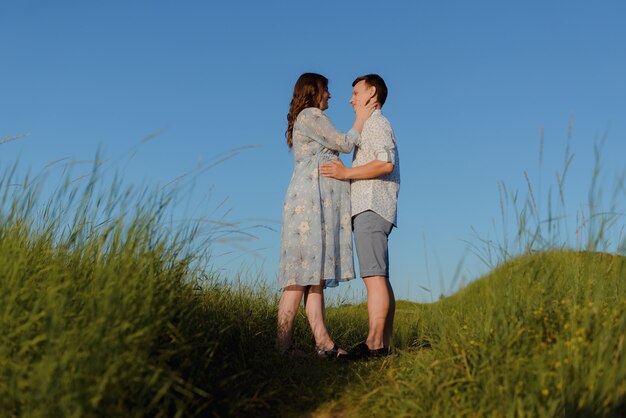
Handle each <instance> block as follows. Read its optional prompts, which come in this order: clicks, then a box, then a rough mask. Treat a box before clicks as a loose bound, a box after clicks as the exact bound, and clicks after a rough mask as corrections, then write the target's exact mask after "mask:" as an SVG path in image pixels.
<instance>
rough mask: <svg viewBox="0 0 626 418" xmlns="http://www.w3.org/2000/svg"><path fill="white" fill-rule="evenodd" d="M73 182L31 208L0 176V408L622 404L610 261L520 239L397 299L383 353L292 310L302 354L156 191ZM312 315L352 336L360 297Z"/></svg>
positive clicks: (620, 324)
mask: <svg viewBox="0 0 626 418" xmlns="http://www.w3.org/2000/svg"><path fill="white" fill-rule="evenodd" d="M87 180H88V181H86V182H85V187H84V189H80V190H78V189H72V188H71V187H69V188H68V187H66V188H65V189H63V188H60V189H59V190H60V191H59V192H58V195H57V196H56V197H55V198H54V199H56V200H52V201H48V202H45V203H44V204H38V203H37V202H38V200H37V194H36V191H37V187H31V188H29V187H26V186H25V187H24V188H23V190H21V191H20V192H19V193H16V192H15V188H13V183H14V182H13V181H12V180H11V175H10V174H9V175H6V174H5V175H4V176H0V330H1V332H0V376H1V378H0V416H24V417H60V416H63V417H70V416H81V417H82V416H87V417H89V416H102V417H112V416H115V417H118V416H163V417H170V416H303V415H304V416H306V415H308V416H319V417H329V416H337V417H353V416H354V417H358V416H381V417H382V416H426V417H446V418H447V417H453V416H454V417H457V416H461V417H462V416H466V417H509V416H510V417H541V416H566V417H589V416H594V417H595V416H600V417H621V416H625V415H626V362H625V361H624V353H625V347H624V339H625V335H626V261H625V258H624V257H621V256H615V255H609V254H604V253H592V252H572V251H547V252H541V253H534V254H530V255H526V256H523V257H520V258H517V259H513V260H510V261H508V262H506V263H504V264H502V265H501V266H500V267H499V268H497V269H496V270H494V271H493V272H492V273H491V274H489V275H487V276H485V277H482V278H480V279H478V280H476V281H474V282H473V283H471V284H470V285H469V286H467V287H466V288H464V289H462V290H460V291H459V292H458V293H456V294H455V295H453V296H451V297H448V298H444V299H441V300H439V301H438V302H436V303H433V304H424V305H422V304H414V303H410V302H402V301H400V302H398V307H397V315H396V326H395V335H394V340H393V345H394V347H393V348H394V355H392V356H390V357H388V358H386V359H384V360H377V361H371V362H367V363H344V362H333V361H321V360H318V359H316V358H315V357H314V356H313V355H312V352H313V349H312V348H313V338H312V336H311V334H310V331H309V330H308V325H307V323H306V318H305V316H304V313H303V312H301V313H300V314H299V315H298V317H297V321H296V334H295V345H296V347H297V348H300V349H302V350H305V351H308V352H310V353H311V355H310V356H305V357H283V356H279V355H277V354H276V353H275V352H274V349H273V345H274V335H275V327H276V326H275V323H276V305H277V301H276V298H275V296H274V292H273V289H272V288H271V287H270V288H265V287H264V286H263V285H259V286H254V287H252V286H251V287H245V286H240V285H234V284H233V282H232V281H229V280H227V279H226V280H222V279H220V278H217V277H215V276H212V275H211V274H210V273H205V272H203V271H202V270H200V269H198V263H196V262H195V261H197V260H196V259H195V258H194V254H193V253H192V252H190V250H189V248H191V247H190V246H189V242H190V241H191V240H193V239H194V238H193V237H194V233H195V231H196V230H195V229H194V228H193V227H191V228H189V229H187V230H183V231H182V232H181V231H180V230H176V231H171V228H168V227H167V225H165V226H164V224H163V222H162V218H161V213H162V208H163V207H166V206H167V204H168V202H170V201H172V196H169V195H160V196H155V197H154V198H151V200H149V201H147V202H146V201H144V200H141V199H140V200H139V201H137V202H135V201H133V200H132V199H131V200H130V201H128V200H125V199H127V196H131V197H132V193H129V192H127V191H124V190H117V189H115V188H113V189H110V188H100V189H99V188H98V187H97V184H95V183H94V182H93V181H91V180H90V179H87ZM67 184H68V185H69V184H71V183H70V182H68V183H67ZM35 186H36V185H35ZM81 187H82V186H81ZM98 190H101V191H100V192H99V191H98ZM139 194H140V195H141V196H144V195H145V194H144V193H143V191H140V193H139ZM135 203H137V205H136V206H135V210H133V211H128V210H127V209H128V207H129V206H130V205H131V204H135ZM68 208H72V209H73V210H69V209H68ZM116 208H118V209H120V210H117V209H116ZM152 208H156V209H152ZM127 213H134V215H133V216H132V217H129V216H128V215H127ZM68 214H69V215H71V216H69V217H68ZM74 214H75V215H74ZM100 220H102V221H100ZM327 317H328V325H329V329H330V331H331V333H332V335H333V337H334V339H335V340H336V342H337V343H338V344H340V345H341V346H343V347H349V346H350V345H352V344H355V343H357V342H359V341H361V340H362V339H363V338H364V336H365V335H366V333H367V312H366V307H365V306H364V305H350V306H339V307H333V308H329V309H328V315H327ZM426 343H428V344H426Z"/></svg>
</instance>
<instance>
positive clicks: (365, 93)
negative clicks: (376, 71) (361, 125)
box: [350, 80, 376, 109]
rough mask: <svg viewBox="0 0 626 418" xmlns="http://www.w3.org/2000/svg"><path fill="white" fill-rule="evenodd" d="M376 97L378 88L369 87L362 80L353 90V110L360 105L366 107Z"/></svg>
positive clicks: (351, 100)
mask: <svg viewBox="0 0 626 418" xmlns="http://www.w3.org/2000/svg"><path fill="white" fill-rule="evenodd" d="M375 95H376V87H374V86H368V85H367V84H366V83H365V80H361V81H359V82H358V83H356V84H355V85H354V88H353V89H352V98H351V99H350V104H351V105H352V108H353V109H354V107H355V106H356V105H357V104H359V105H365V104H367V103H368V102H369V101H370V100H372V98H373V97H374V96H375Z"/></svg>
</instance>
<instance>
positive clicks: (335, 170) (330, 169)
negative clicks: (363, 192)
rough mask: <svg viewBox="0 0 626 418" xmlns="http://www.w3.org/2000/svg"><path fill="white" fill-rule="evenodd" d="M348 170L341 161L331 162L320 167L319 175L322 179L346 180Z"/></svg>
mask: <svg viewBox="0 0 626 418" xmlns="http://www.w3.org/2000/svg"><path fill="white" fill-rule="evenodd" d="M347 171H348V169H347V168H346V166H345V165H343V163H342V162H341V160H332V161H331V162H330V163H329V164H324V165H322V166H320V174H321V175H323V176H324V177H331V178H334V179H338V180H345V179H347V175H348V173H347Z"/></svg>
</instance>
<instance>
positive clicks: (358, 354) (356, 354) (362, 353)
mask: <svg viewBox="0 0 626 418" xmlns="http://www.w3.org/2000/svg"><path fill="white" fill-rule="evenodd" d="M388 355H389V347H382V348H378V349H376V350H371V349H370V348H369V347H368V346H367V344H366V343H365V342H362V343H359V344H357V345H355V346H354V347H352V348H351V349H350V351H348V354H344V355H340V356H338V358H339V359H342V360H370V359H376V358H381V357H386V356H388Z"/></svg>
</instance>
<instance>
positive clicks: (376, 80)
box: [352, 74, 387, 107]
mask: <svg viewBox="0 0 626 418" xmlns="http://www.w3.org/2000/svg"><path fill="white" fill-rule="evenodd" d="M363 80H365V84H367V85H368V86H370V87H372V86H373V87H376V95H377V96H378V103H379V104H380V107H383V105H384V104H385V100H387V85H386V84H385V80H383V78H382V77H381V76H379V75H378V74H367V75H362V76H361V77H357V79H356V80H354V81H353V82H352V87H354V86H356V84H357V83H358V82H360V81H363Z"/></svg>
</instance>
